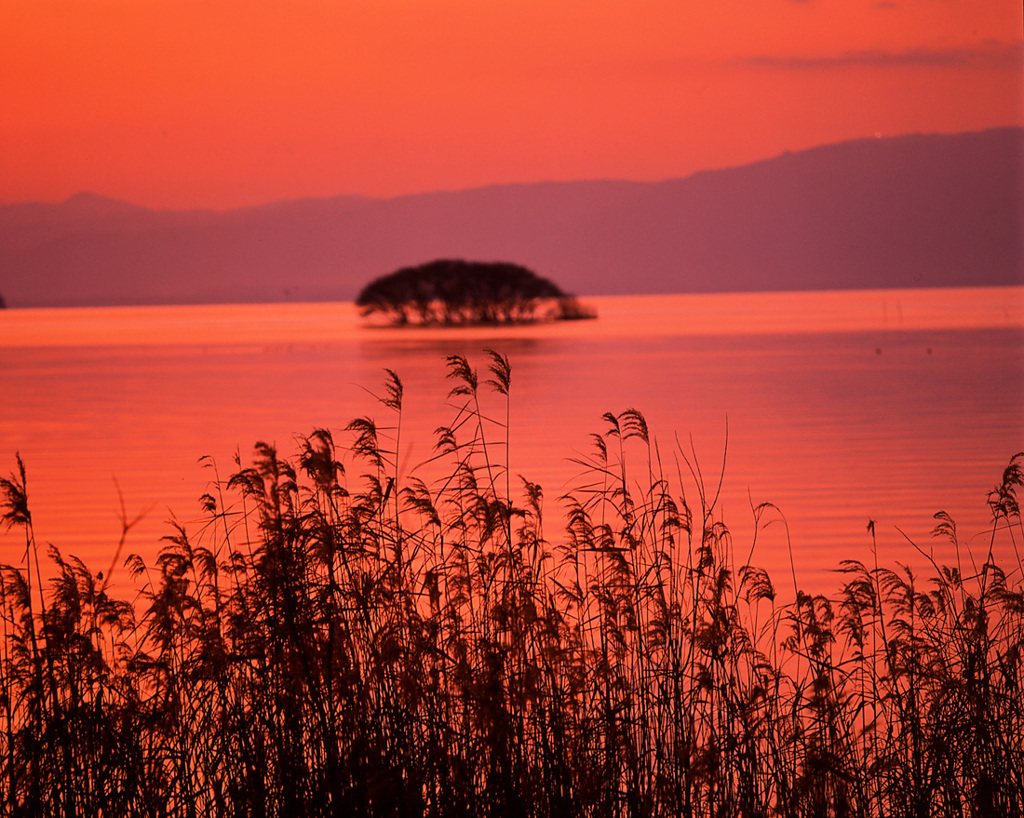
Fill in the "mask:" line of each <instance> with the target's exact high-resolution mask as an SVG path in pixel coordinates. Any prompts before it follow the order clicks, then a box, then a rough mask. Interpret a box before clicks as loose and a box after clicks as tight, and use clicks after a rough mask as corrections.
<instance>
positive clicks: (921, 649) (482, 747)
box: [0, 352, 1024, 818]
mask: <svg viewBox="0 0 1024 818" xmlns="http://www.w3.org/2000/svg"><path fill="white" fill-rule="evenodd" d="M487 367H488V370H487V372H486V374H485V377H484V378H481V377H479V375H478V373H477V371H476V370H475V369H474V368H473V366H472V365H471V364H470V362H469V361H468V360H467V359H466V358H464V357H462V356H453V357H452V358H450V359H449V375H450V378H451V390H450V394H449V399H450V401H451V402H452V407H453V408H452V421H451V422H450V423H449V424H448V425H446V426H444V427H442V428H439V429H438V430H437V432H436V444H435V449H434V456H433V457H432V458H431V459H430V460H429V461H428V462H427V463H425V464H422V466H421V467H419V468H418V469H416V470H413V472H412V473H411V475H410V476H406V475H405V469H403V468H400V464H399V462H398V461H399V458H398V452H399V451H400V445H399V444H400V441H401V413H402V397H403V389H402V384H401V381H400V379H399V378H398V376H397V375H396V374H395V373H393V372H390V371H389V372H388V373H387V379H386V381H385V386H384V392H383V395H382V396H381V406H382V411H383V413H384V420H383V421H382V422H378V421H377V420H375V419H372V418H368V417H367V418H360V419H356V420H354V421H353V422H352V423H351V424H349V426H348V427H347V429H346V430H345V434H346V435H347V443H346V444H345V445H338V444H337V443H336V442H335V436H334V433H332V432H331V431H328V430H326V429H316V430H314V431H313V432H312V433H311V434H309V435H308V436H305V437H302V438H300V439H299V440H298V441H297V446H296V448H297V451H296V453H295V454H294V455H293V456H291V457H282V456H281V455H280V454H279V453H278V452H277V451H276V450H275V449H274V448H273V447H271V446H269V445H267V444H264V443H258V444H257V445H256V447H255V451H254V456H253V458H252V460H251V462H249V463H246V464H243V463H242V461H241V459H240V458H239V459H237V461H236V463H235V468H234V471H233V474H231V475H230V476H229V477H228V478H227V479H223V480H222V479H221V478H220V477H219V475H218V473H217V472H216V466H215V464H212V463H208V465H209V466H210V468H211V470H213V479H212V481H211V483H212V488H211V490H210V492H209V493H207V494H204V495H203V497H202V498H201V499H202V505H203V510H204V517H203V519H202V520H200V521H198V522H193V523H188V524H185V523H181V522H175V523H174V524H173V525H172V526H171V530H170V532H169V534H168V535H167V537H166V538H165V539H164V542H163V544H162V547H161V549H160V551H159V554H158V556H157V558H156V559H155V561H152V562H146V561H144V560H143V559H141V558H140V557H138V556H136V555H130V556H128V558H127V560H126V561H125V565H126V566H127V568H128V569H129V572H130V574H131V576H132V577H133V578H134V580H133V584H132V585H131V588H132V589H133V590H132V591H131V592H130V593H131V595H132V598H130V599H127V600H125V599H117V598H114V597H113V596H112V595H111V594H112V593H113V591H112V590H111V586H109V571H108V575H107V579H106V580H104V578H103V576H102V575H101V574H93V573H92V572H91V571H90V569H88V568H87V567H86V566H85V565H83V564H82V563H81V562H80V561H79V560H77V559H75V558H73V557H65V556H63V555H62V554H61V553H60V552H59V551H58V550H57V549H56V548H53V547H50V548H49V549H48V559H40V556H39V553H38V552H39V550H40V549H39V547H38V545H37V542H36V535H35V531H34V528H33V524H32V518H31V512H30V510H29V508H30V506H29V499H28V498H29V495H28V488H27V481H26V469H25V467H24V465H23V464H22V462H21V460H20V458H19V459H18V460H17V464H16V471H15V472H14V473H12V474H11V475H10V476H9V477H8V478H4V479H0V500H2V512H3V516H2V522H3V525H4V526H6V527H8V528H10V529H13V530H16V531H17V532H19V534H20V535H23V541H24V545H25V550H24V552H23V553H22V555H21V558H20V561H19V562H15V563H12V564H10V565H4V566H2V567H0V579H2V582H0V606H2V614H0V622H2V627H3V634H2V640H0V804H2V805H3V806H2V807H0V813H3V814H6V815H11V816H21V815H26V816H27V815H32V816H50V815H52V816H72V815H74V816H82V815H97V816H98V815H145V816H168V817H170V816H174V817H175V818H177V817H178V816H199V815H204V816H205V815H212V816H292V815H309V816H341V815H345V816H349V815H353V816H377V815H415V816H423V815H428V816H512V815H515V816H538V817H540V816H558V818H564V817H565V816H568V815H580V816H662V815H665V816H668V815H672V816H678V815H682V816H709V817H710V816H723V815H737V816H739V815H742V816H761V815H764V816H767V815H779V816H826V815H828V816H908V818H909V817H910V816H913V818H923V816H939V815H941V816H949V815H958V816H960V815H976V816H991V815H1010V814H1014V812H1015V811H1016V810H1019V808H1020V803H1021V798H1022V796H1024V747H1022V743H1021V741H1020V737H1021V736H1022V735H1024V706H1022V705H1024V697H1022V692H1021V685H1022V682H1024V671H1022V665H1021V653H1022V651H1021V648H1022V641H1024V621H1022V617H1024V588H1022V585H1021V564H1020V561H1019V559H1018V561H1017V564H1015V565H1012V566H1003V565H998V564H997V563H996V562H995V560H994V559H993V554H995V553H996V552H997V550H1000V549H997V547H996V546H997V545H998V544H999V543H1000V542H1001V541H1006V540H1008V541H1009V542H1010V543H1011V545H1012V548H1013V549H1014V553H1019V551H1018V550H1017V545H1018V541H1019V538H1020V537H1021V536H1022V534H1024V528H1022V524H1021V517H1020V509H1019V506H1018V504H1017V491H1018V490H1019V488H1020V487H1021V485H1022V483H1024V475H1022V465H1024V454H1018V455H1015V456H1014V457H1013V458H1012V459H1011V461H1010V463H1009V465H1008V466H1007V468H1006V470H1005V471H1004V473H1003V475H1002V479H1001V480H1000V482H999V484H998V485H997V486H996V487H995V488H994V490H993V491H992V493H991V494H990V496H989V497H988V503H989V508H990V510H991V514H992V528H991V537H992V540H991V543H990V548H989V550H988V553H987V554H986V555H984V556H983V558H982V559H981V560H980V564H978V565H977V566H975V565H973V564H971V567H970V568H965V567H964V564H967V563H970V562H971V560H970V555H969V554H968V553H967V550H966V549H964V548H962V547H961V546H960V545H959V543H958V540H957V533H956V527H955V524H954V522H953V520H952V519H951V518H950V517H949V516H948V515H946V514H944V513H942V512H940V513H939V514H937V515H936V529H935V535H936V536H937V537H942V538H945V539H948V540H949V541H950V542H951V543H952V544H953V545H954V546H955V549H956V553H957V554H958V555H959V557H958V563H963V564H958V565H956V566H940V565H937V564H934V563H931V562H929V561H928V560H926V559H925V560H923V563H924V569H925V570H926V571H927V572H928V573H927V577H926V579H922V577H921V575H919V574H918V573H917V569H912V568H911V567H909V566H900V565H897V566H882V567H880V566H877V565H866V564H864V563H863V562H856V561H847V562H844V563H843V564H842V565H841V566H840V571H841V572H842V573H841V576H842V583H841V586H840V587H839V589H838V591H837V592H836V593H835V594H833V595H830V596H824V595H808V594H805V593H803V592H801V591H800V590H799V585H798V578H797V577H796V574H795V572H794V576H793V583H794V585H793V587H794V591H793V596H792V599H791V600H790V601H783V599H782V595H781V594H780V593H779V591H778V590H777V588H776V586H775V584H774V582H773V580H772V578H771V577H770V576H769V575H768V573H767V572H766V571H765V570H763V569H761V568H758V567H757V566H756V565H754V564H752V555H753V553H754V552H755V544H756V536H757V535H756V534H755V541H754V542H751V543H748V544H747V545H746V547H744V548H739V547H737V546H736V544H735V543H734V541H733V537H732V534H731V532H730V530H729V528H728V527H727V525H726V523H725V521H724V520H723V519H722V518H721V515H720V513H719V508H718V492H719V489H720V487H721V482H720V480H721V475H720V472H719V475H718V477H717V479H711V480H708V479H707V478H706V477H705V474H704V471H703V470H702V468H701V465H700V463H699V462H698V460H697V458H696V456H695V454H694V452H693V451H692V448H691V449H690V450H686V449H684V448H683V447H682V446H681V445H680V444H679V443H677V444H676V445H675V447H674V449H673V450H672V451H671V452H670V453H669V454H668V455H666V456H663V454H662V451H661V449H660V448H659V446H658V444H657V442H656V441H655V440H654V439H653V438H652V437H651V435H650V433H649V430H648V427H647V424H646V422H645V420H644V418H643V415H642V414H641V413H640V412H638V411H636V410H634V409H628V410H626V411H624V412H622V413H620V414H612V413H609V414H607V415H605V417H604V418H603V423H604V428H603V431H601V432H600V433H598V434H595V435H594V436H593V446H592V450H591V452H590V453H589V454H587V455H585V456H582V457H580V458H578V460H577V464H578V466H579V477H578V479H577V481H576V482H575V485H574V487H573V488H572V490H571V491H569V492H568V493H567V494H566V495H565V496H564V497H561V498H558V500H559V506H560V512H559V515H558V517H559V518H560V519H564V521H565V524H564V530H560V531H559V532H558V534H557V536H556V537H554V538H553V539H552V540H549V539H548V535H547V532H546V530H545V520H544V506H545V499H546V498H545V496H544V493H543V491H542V489H541V487H540V486H537V485H536V484H534V483H531V482H529V481H528V480H525V479H523V478H518V479H516V477H515V475H514V474H513V472H512V470H511V469H510V467H509V461H510V459H511V454H512V452H511V451H510V449H511V436H510V435H509V423H510V411H509V400H510V393H511V389H512V386H511V384H512V378H511V371H512V370H511V366H510V364H509V362H508V360H507V359H506V358H504V357H503V356H501V355H499V354H497V353H494V352H489V353H488V359H487ZM513 489H514V491H513ZM754 516H755V520H756V521H757V527H756V530H757V532H758V533H759V532H760V531H761V530H763V528H764V527H765V526H766V525H768V524H769V523H770V522H771V521H773V520H778V518H779V514H778V512H777V510H775V509H774V508H773V507H771V506H770V505H767V504H766V505H762V506H759V507H757V508H755V509H754ZM130 527H131V522H129V521H128V520H127V518H126V517H125V518H123V529H124V534H126V533H127V531H128V530H129V528H130ZM869 535H870V536H873V527H869ZM121 542H122V544H123V542H124V536H122V539H121ZM115 550H118V549H115ZM1001 550H1004V551H1005V550H1006V549H1001ZM921 553H922V554H924V553H925V552H924V551H923V550H922V552H921ZM44 565H45V566H46V570H47V571H48V572H49V579H48V580H47V581H44V579H43V570H44V568H43V566H44Z"/></svg>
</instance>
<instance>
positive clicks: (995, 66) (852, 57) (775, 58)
mask: <svg viewBox="0 0 1024 818" xmlns="http://www.w3.org/2000/svg"><path fill="white" fill-rule="evenodd" d="M735 62H736V64H740V65H743V66H749V67H755V68H778V69H789V70H796V71H803V70H811V71H818V70H822V69H830V68H848V67H857V68H913V67H921V68H973V69H984V70H997V71H1001V70H1010V69H1021V68H1024V46H1022V45H1020V44H1017V43H1013V44H1009V43H994V42H987V43H983V44H981V45H979V46H978V47H975V48H951V49H928V48H915V49H909V50H906V51H883V50H880V49H864V50H856V51H845V52H843V53H841V54H835V55H823V56H816V57H803V56H780V55H756V56H753V57H746V58H743V59H741V60H737V61H735Z"/></svg>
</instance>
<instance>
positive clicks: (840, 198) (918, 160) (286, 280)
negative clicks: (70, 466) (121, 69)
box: [0, 128, 1024, 307]
mask: <svg viewBox="0 0 1024 818" xmlns="http://www.w3.org/2000/svg"><path fill="white" fill-rule="evenodd" d="M1022 237H1024V129H1021V128H999V129H993V130H988V131H981V132H975V133H964V134H953V135H914V136H903V137H895V138H886V139H866V140H856V141H850V142H843V143H839V144H835V145H827V146H822V147H819V148H814V149H811V150H806V151H800V152H798V153H786V154H783V155H781V156H778V157H775V158H773V159H768V160H765V161H761V162H756V163H753V164H750V165H745V166H742V167H735V168H728V169H721V170H711V171H703V172H700V173H696V174H693V175H692V176H688V177H686V178H682V179H673V180H669V181H665V182H628V181H579V182H557V183H556V182H547V183H537V184H510V185H495V186H491V187H485V188H476V189H471V190H463V191H454V192H437V193H424V194H418V195H410V196H400V197H396V198H392V199H374V198H369V197H358V196H345V197H337V198H328V199H304V200H297V201H286V202H276V203H272V204H268V205H262V206H258V207H247V208H240V209H236V210H230V211H223V212H218V211H208V210H192V211H165V210H151V209H147V208H144V207H138V206H136V205H132V204H129V203H125V202H118V201H114V200H111V199H106V198H103V197H100V196H95V195H92V194H78V195H76V196H73V197H71V198H70V199H68V200H67V201H65V202H62V203H60V204H37V203H30V204H14V205H7V206H4V207H0V292H2V293H3V294H4V297H5V298H6V300H7V303H8V305H9V306H12V307H29V306H71V305H120V304H157V303H164V304H169V303H182V304H184V303H203V302H208V303H227V302H268V301H322V300H352V299H353V298H354V297H355V296H356V294H357V293H358V291H359V289H360V288H361V287H362V286H363V285H364V284H366V283H367V282H368V281H370V280H372V279H373V278H375V277H377V276H380V275H383V274H385V273H388V272H390V271H392V270H396V269H398V268H400V267H404V266H411V265H416V264H421V263H423V262H425V261H428V260H430V259H434V258H466V259H474V260H480V261H509V262H514V263H516V264H521V265H524V266H527V267H529V268H531V269H533V270H535V271H537V273H538V274H540V275H542V276H545V277H546V278H549V279H551V280H552V281H554V282H555V283H557V284H558V285H559V286H560V287H562V288H563V289H565V290H567V291H570V292H574V293H577V294H580V295H600V294H622V293H669V292H716V291H717V292H727V291H759V290H797V289H800V290H803V289H851V288H888V287H917V286H923V287H946V286H965V285H1005V284H1024V238H1022Z"/></svg>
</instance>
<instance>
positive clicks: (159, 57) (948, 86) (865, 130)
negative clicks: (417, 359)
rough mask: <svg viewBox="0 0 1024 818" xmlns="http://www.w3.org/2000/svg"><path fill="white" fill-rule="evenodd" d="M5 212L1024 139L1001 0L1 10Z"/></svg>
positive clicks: (575, 0) (381, 190)
mask: <svg viewBox="0 0 1024 818" xmlns="http://www.w3.org/2000/svg"><path fill="white" fill-rule="evenodd" d="M0 9H2V17H0V203H3V202H8V203H9V202H16V201H26V200H35V201H57V200H60V199H63V198H66V197H67V196H69V195H71V194H73V193H75V192H77V191H80V190H90V191H93V192H96V193H101V194H105V195H109V196H115V197H118V198H123V199H127V200H130V201H133V202H137V203H140V204H146V205H151V206H159V207H195V206H202V207H217V208H221V207H231V206H236V205H243V204H253V203H259V202H265V201H271V200H275V199H282V198H296V197H302V196H329V195H335V194H343V193H364V194H371V195H383V196H390V195H396V194H401V193H409V192H417V191H425V190H437V189H457V188H464V187H471V186H477V185H484V184H490V183H497V182H515V181H526V182H528V181H537V180H541V179H583V178H599V177H600V178H630V179H662V178H669V177H673V176H682V175H686V174H688V173H691V172H693V171H694V170H699V169H702V168H713V167H722V166H726V165H733V164H741V163H744V162H748V161H751V160H755V159H759V158H764V157H768V156H772V155H775V154H777V153H780V152H781V151H783V150H787V149H789V150H797V149H801V148H805V147H810V146H813V145H816V144H821V143H824V142H834V141H839V140H842V139H848V138H853V137H862V136H871V135H874V134H876V133H880V134H883V135H887V136H891V135H897V134H902V133H909V132H933V131H940V132H952V131H961V130H976V129H981V128H986V127H991V126H997V125H1010V124H1018V125H1019V124H1024V50H1022V45H1021V44H1022V39H1024V34H1022V31H1024V12H1022V9H1021V3H1020V2H1019V0H881V2H879V0H804V1H803V2H796V1H795V0H715V2H701V3H697V2H693V0H630V1H629V2H627V0H289V2H271V1H270V0H30V1H26V0H0Z"/></svg>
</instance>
